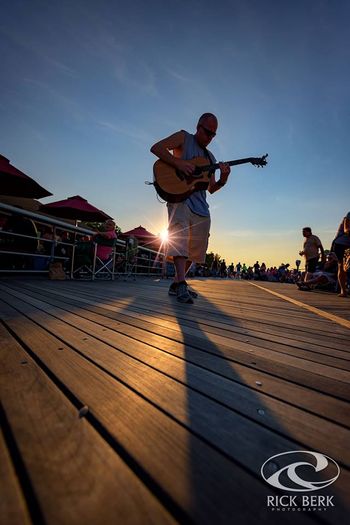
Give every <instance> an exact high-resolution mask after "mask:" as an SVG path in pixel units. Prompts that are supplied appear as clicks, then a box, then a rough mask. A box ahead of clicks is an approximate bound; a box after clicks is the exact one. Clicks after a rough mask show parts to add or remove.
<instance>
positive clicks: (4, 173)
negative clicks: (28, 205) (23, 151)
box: [0, 155, 52, 199]
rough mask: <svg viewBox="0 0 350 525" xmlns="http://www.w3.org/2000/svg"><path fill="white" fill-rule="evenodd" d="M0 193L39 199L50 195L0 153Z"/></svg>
mask: <svg viewBox="0 0 350 525" xmlns="http://www.w3.org/2000/svg"><path fill="white" fill-rule="evenodd" d="M0 195H11V196H14V197H27V198H32V199H41V198H42V197H49V196H50V195H52V193H50V192H49V191H47V190H45V188H43V187H42V186H40V184H38V183H37V182H35V180H34V179H32V178H31V177H28V175H26V174H25V173H23V172H22V171H20V170H19V169H17V168H15V167H14V166H12V165H11V164H10V161H9V160H8V159H7V158H6V157H4V156H3V155H0Z"/></svg>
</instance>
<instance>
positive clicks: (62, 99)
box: [24, 78, 92, 121]
mask: <svg viewBox="0 0 350 525" xmlns="http://www.w3.org/2000/svg"><path fill="white" fill-rule="evenodd" d="M24 82H26V83H27V84H29V85H32V86H34V87H35V88H39V89H40V90H41V91H42V92H44V93H45V94H46V95H48V96H50V97H51V98H53V99H54V100H55V102H56V105H57V106H59V107H60V109H62V110H63V111H65V112H67V113H69V115H70V116H71V117H73V118H75V119H76V120H79V121H81V120H85V119H86V118H90V119H91V118H92V116H91V114H90V113H89V112H88V111H86V110H84V109H82V108H81V107H80V105H79V104H78V102H77V101H75V100H74V99H72V98H69V97H67V96H65V95H62V93H61V92H59V91H57V89H55V88H53V87H52V86H50V85H49V84H46V83H45V82H41V81H40V80H36V79H33V78H25V79H24Z"/></svg>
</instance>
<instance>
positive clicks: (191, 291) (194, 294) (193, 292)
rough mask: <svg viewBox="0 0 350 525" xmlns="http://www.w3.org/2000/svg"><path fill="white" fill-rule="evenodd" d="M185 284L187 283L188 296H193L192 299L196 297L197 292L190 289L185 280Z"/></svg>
mask: <svg viewBox="0 0 350 525" xmlns="http://www.w3.org/2000/svg"><path fill="white" fill-rule="evenodd" d="M186 284H187V289H188V293H189V294H190V296H191V297H193V299H197V297H198V294H197V292H195V291H194V290H191V289H190V288H189V286H188V283H187V282H186Z"/></svg>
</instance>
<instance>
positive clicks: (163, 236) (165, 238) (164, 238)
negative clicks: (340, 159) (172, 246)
mask: <svg viewBox="0 0 350 525" xmlns="http://www.w3.org/2000/svg"><path fill="white" fill-rule="evenodd" d="M159 237H160V238H161V240H162V242H167V241H168V238H169V233H168V230H167V229H166V228H165V229H164V230H162V231H161V232H160V234H159Z"/></svg>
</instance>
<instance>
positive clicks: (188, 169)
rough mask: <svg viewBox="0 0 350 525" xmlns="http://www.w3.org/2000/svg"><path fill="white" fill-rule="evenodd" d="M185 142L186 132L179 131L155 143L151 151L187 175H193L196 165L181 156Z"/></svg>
mask: <svg viewBox="0 0 350 525" xmlns="http://www.w3.org/2000/svg"><path fill="white" fill-rule="evenodd" d="M184 142H185V132H184V131H177V132H176V133H173V134H172V135H170V136H169V137H166V138H165V139H162V140H160V141H159V142H156V143H155V144H153V146H152V147H151V153H153V154H154V155H156V156H157V157H158V158H159V159H160V160H163V161H164V162H166V163H167V164H170V166H173V167H174V168H176V169H178V170H180V171H182V172H183V173H185V174H186V175H191V173H193V171H194V170H195V166H194V165H193V164H192V163H191V162H188V161H186V160H183V159H181V158H179V156H180V154H181V150H182V147H183V144H184ZM170 151H174V153H175V155H172V154H171V153H170Z"/></svg>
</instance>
